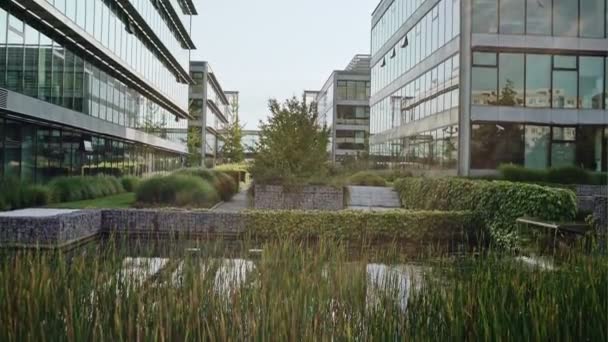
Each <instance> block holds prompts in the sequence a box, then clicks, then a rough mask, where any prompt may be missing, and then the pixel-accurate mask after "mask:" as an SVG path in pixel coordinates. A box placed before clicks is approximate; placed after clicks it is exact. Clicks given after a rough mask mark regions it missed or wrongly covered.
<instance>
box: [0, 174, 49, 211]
mask: <svg viewBox="0 0 608 342" xmlns="http://www.w3.org/2000/svg"><path fill="white" fill-rule="evenodd" d="M50 199H51V191H50V190H49V188H48V187H46V186H42V185H36V184H31V183H28V182H24V181H20V180H18V179H13V178H6V179H2V180H0V210H15V209H21V208H28V207H39V206H44V205H46V204H48V203H49V202H50Z"/></svg>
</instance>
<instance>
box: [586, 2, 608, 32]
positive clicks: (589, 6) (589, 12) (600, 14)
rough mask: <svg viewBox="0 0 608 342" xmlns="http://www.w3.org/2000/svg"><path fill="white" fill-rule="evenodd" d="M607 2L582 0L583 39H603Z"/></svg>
mask: <svg viewBox="0 0 608 342" xmlns="http://www.w3.org/2000/svg"><path fill="white" fill-rule="evenodd" d="M604 5H605V0H581V2H580V6H581V19H580V21H581V24H580V25H581V37H586V38H603V37H604V26H605V25H601V24H600V23H603V22H604V20H605V14H606V11H605V9H604Z"/></svg>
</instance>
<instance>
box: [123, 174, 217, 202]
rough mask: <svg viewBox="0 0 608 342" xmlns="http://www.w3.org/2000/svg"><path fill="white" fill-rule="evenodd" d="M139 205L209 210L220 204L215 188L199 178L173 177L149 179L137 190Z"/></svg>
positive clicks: (136, 196) (136, 195)
mask: <svg viewBox="0 0 608 342" xmlns="http://www.w3.org/2000/svg"><path fill="white" fill-rule="evenodd" d="M135 198H136V200H137V202H138V203H139V204H146V205H154V206H158V205H165V206H176V207H190V208H207V207H210V206H212V205H214V204H216V203H217V202H218V194H217V192H216V190H215V189H214V187H213V186H212V185H211V184H209V183H208V182H206V181H204V180H203V179H201V178H200V177H197V176H188V175H179V174H178V175H171V176H165V177H163V176H159V177H154V178H150V179H147V180H145V181H143V182H141V184H140V185H139V187H138V188H137V191H136V194H135Z"/></svg>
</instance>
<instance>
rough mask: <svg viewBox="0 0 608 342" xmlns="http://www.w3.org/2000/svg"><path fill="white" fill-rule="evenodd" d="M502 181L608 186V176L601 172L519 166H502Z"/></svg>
mask: <svg viewBox="0 0 608 342" xmlns="http://www.w3.org/2000/svg"><path fill="white" fill-rule="evenodd" d="M499 171H500V174H501V176H502V179H504V180H506V181H511V182H528V183H550V184H565V185H570V184H583V185H606V184H607V182H608V175H607V174H606V173H601V172H589V171H587V170H584V169H581V168H578V167H560V168H551V169H546V170H539V169H527V168H525V167H522V166H518V165H512V164H507V165H501V166H500V167H499Z"/></svg>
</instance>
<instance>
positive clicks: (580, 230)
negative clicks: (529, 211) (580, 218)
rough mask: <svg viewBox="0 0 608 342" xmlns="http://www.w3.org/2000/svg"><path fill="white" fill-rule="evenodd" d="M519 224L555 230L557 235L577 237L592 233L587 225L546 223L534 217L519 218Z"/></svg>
mask: <svg viewBox="0 0 608 342" xmlns="http://www.w3.org/2000/svg"><path fill="white" fill-rule="evenodd" d="M517 223H521V224H525V225H529V226H534V227H540V228H547V229H553V230H555V231H556V233H558V232H563V233H568V234H575V235H585V234H587V233H589V232H590V231H592V229H591V227H589V225H588V224H586V223H578V222H551V221H545V220H541V219H537V218H533V217H521V218H518V219H517Z"/></svg>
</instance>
